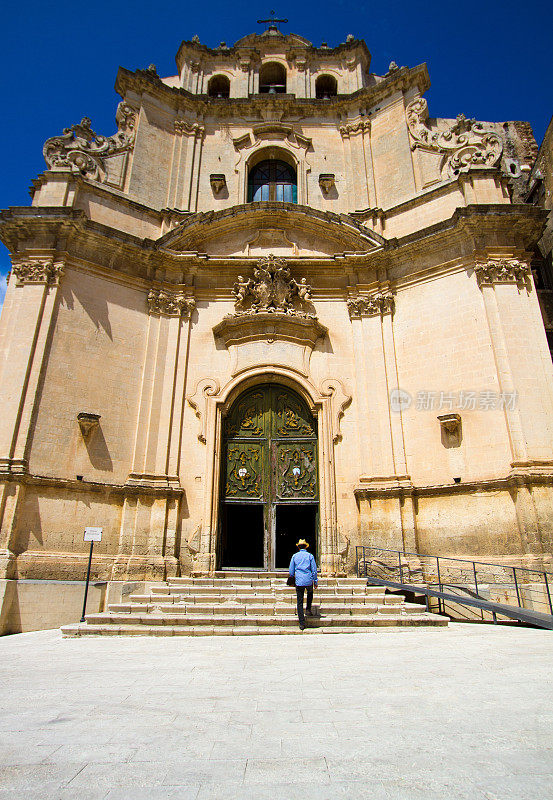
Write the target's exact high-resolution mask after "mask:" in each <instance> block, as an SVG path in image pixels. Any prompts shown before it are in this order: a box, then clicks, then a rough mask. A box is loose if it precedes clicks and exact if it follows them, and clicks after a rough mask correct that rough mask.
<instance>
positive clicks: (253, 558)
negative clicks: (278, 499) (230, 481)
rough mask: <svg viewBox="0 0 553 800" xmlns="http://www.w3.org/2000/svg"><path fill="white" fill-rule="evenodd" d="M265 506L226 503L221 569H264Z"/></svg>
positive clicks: (224, 508) (224, 507)
mask: <svg viewBox="0 0 553 800" xmlns="http://www.w3.org/2000/svg"><path fill="white" fill-rule="evenodd" d="M264 540H265V536H264V526H263V505H262V504H261V503H259V504H254V503H225V504H224V506H223V536H222V552H221V566H222V568H223V569H225V568H238V567H240V568H242V569H263V568H264V566H265V559H264V546H263V545H264Z"/></svg>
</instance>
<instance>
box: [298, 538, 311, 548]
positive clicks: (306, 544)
mask: <svg viewBox="0 0 553 800" xmlns="http://www.w3.org/2000/svg"><path fill="white" fill-rule="evenodd" d="M302 544H303V545H304V547H309V542H306V541H305V539H300V540H299V542H296V547H300V546H301V545H302Z"/></svg>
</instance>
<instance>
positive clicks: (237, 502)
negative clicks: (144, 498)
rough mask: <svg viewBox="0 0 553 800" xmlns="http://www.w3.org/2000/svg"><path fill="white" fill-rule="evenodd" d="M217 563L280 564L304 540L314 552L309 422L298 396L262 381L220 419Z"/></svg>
mask: <svg viewBox="0 0 553 800" xmlns="http://www.w3.org/2000/svg"><path fill="white" fill-rule="evenodd" d="M222 473H223V474H222V478H223V480H222V493H221V515H220V518H221V536H220V537H219V540H220V548H219V567H220V568H222V569H225V568H227V569H228V568H242V569H284V568H286V567H288V564H289V562H290V558H291V557H292V555H293V553H294V552H295V551H296V547H295V543H296V542H297V540H298V539H300V538H303V539H306V540H307V541H308V542H309V544H310V552H312V553H313V554H314V555H315V556H316V546H317V527H318V500H319V479H318V470H317V423H316V420H315V418H314V417H313V415H312V414H311V411H310V410H309V408H308V406H307V404H306V403H305V402H304V400H303V399H302V398H301V397H300V396H299V395H298V394H296V393H295V392H294V391H292V390H291V389H289V388H287V387H285V386H279V385H275V384H268V385H263V386H259V387H257V388H254V389H250V390H248V391H246V392H245V393H244V394H242V395H240V397H238V399H237V400H236V401H235V403H234V404H233V406H232V407H231V409H230V411H229V414H228V416H227V417H226V419H225V420H224V427H223V471H222Z"/></svg>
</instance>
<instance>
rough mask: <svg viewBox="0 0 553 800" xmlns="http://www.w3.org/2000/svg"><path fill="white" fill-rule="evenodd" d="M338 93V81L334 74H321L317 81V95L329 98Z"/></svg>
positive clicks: (319, 97)
mask: <svg viewBox="0 0 553 800" xmlns="http://www.w3.org/2000/svg"><path fill="white" fill-rule="evenodd" d="M337 94H338V83H337V81H336V78H335V77H334V76H333V75H319V77H318V78H317V80H316V81H315V97H317V99H319V100H329V99H330V98H331V97H336V95H337Z"/></svg>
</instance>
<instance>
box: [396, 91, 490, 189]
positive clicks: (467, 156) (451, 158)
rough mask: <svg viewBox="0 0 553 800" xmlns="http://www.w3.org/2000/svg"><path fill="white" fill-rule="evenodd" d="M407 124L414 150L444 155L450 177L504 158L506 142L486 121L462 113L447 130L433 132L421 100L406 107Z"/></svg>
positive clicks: (426, 110) (423, 101) (488, 165)
mask: <svg viewBox="0 0 553 800" xmlns="http://www.w3.org/2000/svg"><path fill="white" fill-rule="evenodd" d="M407 124H408V126H409V133H410V134H411V139H412V143H411V149H412V150H415V149H416V148H417V147H422V148H423V149H425V150H430V151H434V152H436V153H443V154H444V156H445V164H444V169H445V171H446V172H447V173H448V174H449V175H450V176H453V175H456V174H458V173H459V172H462V171H464V170H467V169H469V168H470V167H494V166H495V165H496V164H497V163H498V162H499V159H500V158H501V154H502V152H503V143H502V141H501V138H500V137H499V136H498V135H497V133H495V132H494V131H492V130H490V129H489V128H486V126H485V124H484V123H483V122H476V120H474V119H467V118H466V117H465V115H464V114H459V116H458V117H457V119H456V121H455V123H454V124H453V125H451V126H450V127H449V128H447V129H446V130H443V131H442V130H436V131H434V132H433V131H432V130H431V129H430V127H429V126H428V104H427V102H426V100H425V99H424V97H418V98H417V99H416V100H413V102H412V103H410V104H409V105H408V106H407Z"/></svg>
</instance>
